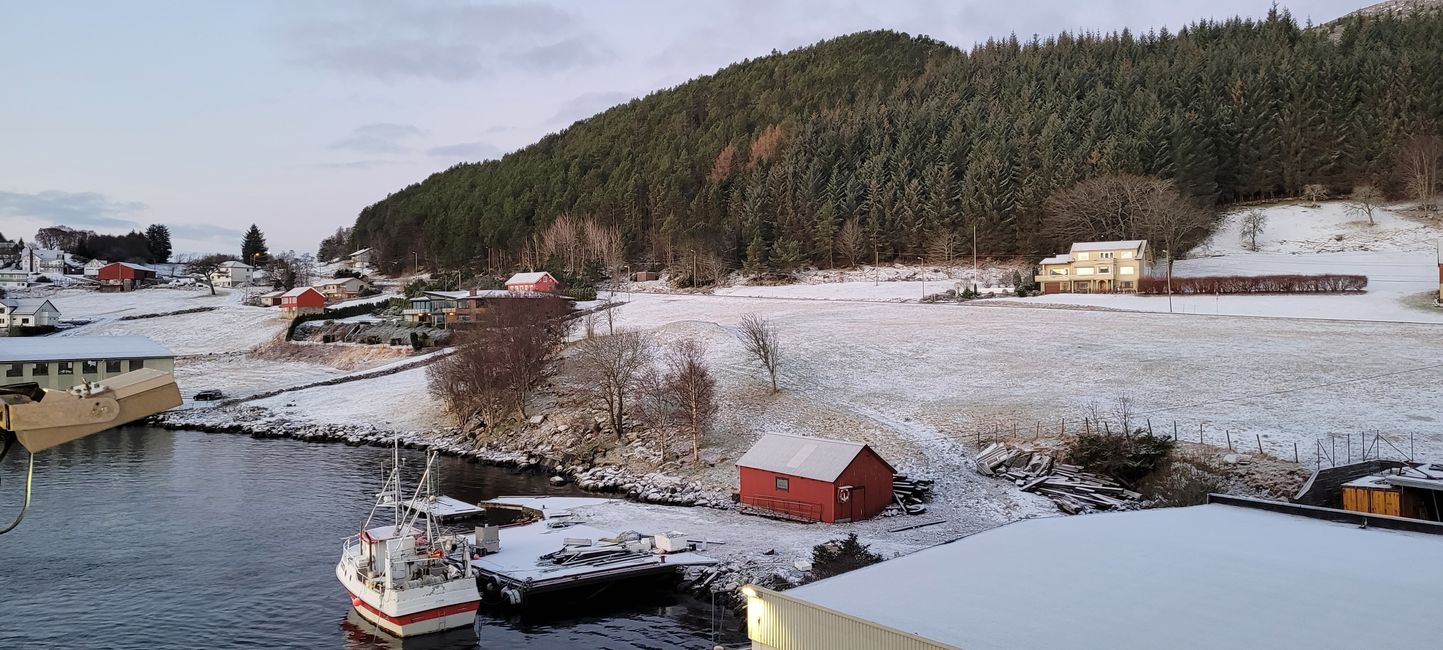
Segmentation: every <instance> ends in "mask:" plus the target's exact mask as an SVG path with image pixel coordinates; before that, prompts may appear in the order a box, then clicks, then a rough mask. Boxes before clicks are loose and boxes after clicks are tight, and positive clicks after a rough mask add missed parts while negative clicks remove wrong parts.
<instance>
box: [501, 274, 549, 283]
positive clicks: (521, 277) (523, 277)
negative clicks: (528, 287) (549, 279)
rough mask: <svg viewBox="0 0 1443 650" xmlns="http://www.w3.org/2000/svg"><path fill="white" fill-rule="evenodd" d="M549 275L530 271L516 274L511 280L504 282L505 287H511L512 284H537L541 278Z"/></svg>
mask: <svg viewBox="0 0 1443 650" xmlns="http://www.w3.org/2000/svg"><path fill="white" fill-rule="evenodd" d="M549 275H551V274H550V273H547V272H546V271H532V272H531V273H517V274H516V275H513V276H511V279H509V280H507V281H506V286H511V285H513V284H536V283H537V282H540V281H541V278H544V277H546V276H549Z"/></svg>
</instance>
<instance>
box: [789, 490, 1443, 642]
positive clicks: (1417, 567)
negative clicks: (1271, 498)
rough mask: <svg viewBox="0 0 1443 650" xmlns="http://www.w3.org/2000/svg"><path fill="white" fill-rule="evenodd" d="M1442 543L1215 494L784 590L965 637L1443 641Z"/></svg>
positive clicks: (971, 541)
mask: <svg viewBox="0 0 1443 650" xmlns="http://www.w3.org/2000/svg"><path fill="white" fill-rule="evenodd" d="M1440 554H1443V536H1438V535H1430V534H1426V533H1416V532H1403V531H1394V530H1384V529H1381V528H1367V529H1363V528H1359V527H1358V526H1356V525H1352V524H1341V523H1334V522H1328V521H1322V520H1317V519H1310V518H1306V517H1301V516H1295V515H1288V514H1280V513H1273V512H1266V511H1261V510H1253V509H1248V508H1241V507H1237V506H1229V505H1221V504H1213V505H1204V506H1194V507H1191V508H1159V509H1154V510H1140V511H1131V512H1117V513H1105V514H1092V515H1081V516H1074V517H1048V518H1044V519H1032V520H1026V521H1020V522H1017V523H1013V524H1009V525H1005V526H1000V527H997V528H993V529H991V530H987V531H984V532H981V533H978V534H975V535H972V536H970V537H965V538H963V539H960V540H957V541H955V542H951V543H949V544H944V545H941V546H937V547H933V548H930V549H927V550H924V551H919V552H917V553H913V554H911V555H907V556H904V557H901V558H897V559H895V560H889V561H886V562H883V563H881V564H877V565H873V566H870V567H867V568H864V569H859V570H857V571H853V572H851V573H847V574H844V575H841V576H837V577H835V578H830V579H827V580H821V581H818V582H814V583H812V584H809V585H804V586H801V587H798V588H796V589H793V590H790V591H788V592H786V595H787V596H790V597H793V598H797V599H800V600H803V601H806V602H810V603H813V604H815V605H819V606H822V607H826V608H829V609H832V610H836V611H838V612H841V613H843V614H848V615H851V616H856V617H860V618H863V619H867V620H871V621H874V622H876V623H880V624H882V625H886V626H889V627H892V628H895V629H897V630H901V631H904V632H910V633H915V634H918V635H921V636H923V637H926V638H928V639H931V640H933V641H937V642H941V643H945V644H950V645H954V646H958V647H963V648H968V649H969V650H984V649H987V648H1079V647H1086V648H1104V647H1105V648H1114V649H1128V648H1198V647H1209V648H1229V647H1231V648H1246V647H1260V646H1265V647H1268V648H1308V649H1316V648H1325V647H1326V648H1363V647H1380V646H1387V647H1396V648H1412V647H1418V648H1422V647H1435V646H1437V645H1438V643H1439V639H1440V638H1443V622H1440V620H1439V619H1438V617H1437V603H1438V595H1439V589H1440V587H1439V585H1443V562H1439V561H1438V558H1439V557H1440ZM1348 603H1356V604H1359V605H1365V606H1367V607H1369V608H1374V607H1376V608H1378V609H1376V610H1372V609H1370V611H1376V613H1377V614H1378V615H1376V616H1372V615H1359V616H1338V615H1335V614H1336V613H1337V612H1339V611H1341V610H1340V609H1339V608H1340V607H1346V606H1347V604H1348Z"/></svg>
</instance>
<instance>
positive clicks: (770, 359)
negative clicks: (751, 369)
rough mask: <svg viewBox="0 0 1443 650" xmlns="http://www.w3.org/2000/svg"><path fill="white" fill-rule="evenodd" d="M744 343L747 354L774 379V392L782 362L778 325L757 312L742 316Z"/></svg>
mask: <svg viewBox="0 0 1443 650" xmlns="http://www.w3.org/2000/svg"><path fill="white" fill-rule="evenodd" d="M741 336H742V345H743V346H744V347H745V348H746V351H747V354H748V355H749V356H751V357H752V358H753V359H756V361H757V363H760V364H762V368H765V369H766V371H767V376H768V377H769V378H770V379H771V381H772V392H773V393H775V392H777V390H778V389H777V369H778V368H779V367H780V366H781V363H782V343H781V340H780V339H779V337H778V336H777V328H776V325H773V324H772V322H771V321H770V320H768V319H766V318H762V317H761V316H759V315H757V314H746V315H744V316H742V322H741Z"/></svg>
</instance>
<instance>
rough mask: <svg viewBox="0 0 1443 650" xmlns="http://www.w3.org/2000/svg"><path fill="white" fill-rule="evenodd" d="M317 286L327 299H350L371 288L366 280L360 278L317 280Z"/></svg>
mask: <svg viewBox="0 0 1443 650" xmlns="http://www.w3.org/2000/svg"><path fill="white" fill-rule="evenodd" d="M315 287H316V290H317V291H320V292H321V295H324V296H325V297H326V300H350V299H351V298H355V297H356V296H359V295H360V294H361V292H363V291H365V290H366V289H369V288H370V287H371V285H369V284H366V281H365V280H362V279H360V278H336V279H334V280H324V281H321V282H317V283H316V284H315Z"/></svg>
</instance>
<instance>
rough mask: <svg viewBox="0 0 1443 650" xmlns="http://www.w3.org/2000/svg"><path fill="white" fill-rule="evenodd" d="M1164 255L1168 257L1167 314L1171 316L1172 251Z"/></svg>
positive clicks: (1166, 251)
mask: <svg viewBox="0 0 1443 650" xmlns="http://www.w3.org/2000/svg"><path fill="white" fill-rule="evenodd" d="M1163 254H1164V255H1166V256H1167V313H1169V314H1171V313H1172V251H1170V250H1165V251H1163ZM1138 268H1142V267H1138Z"/></svg>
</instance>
